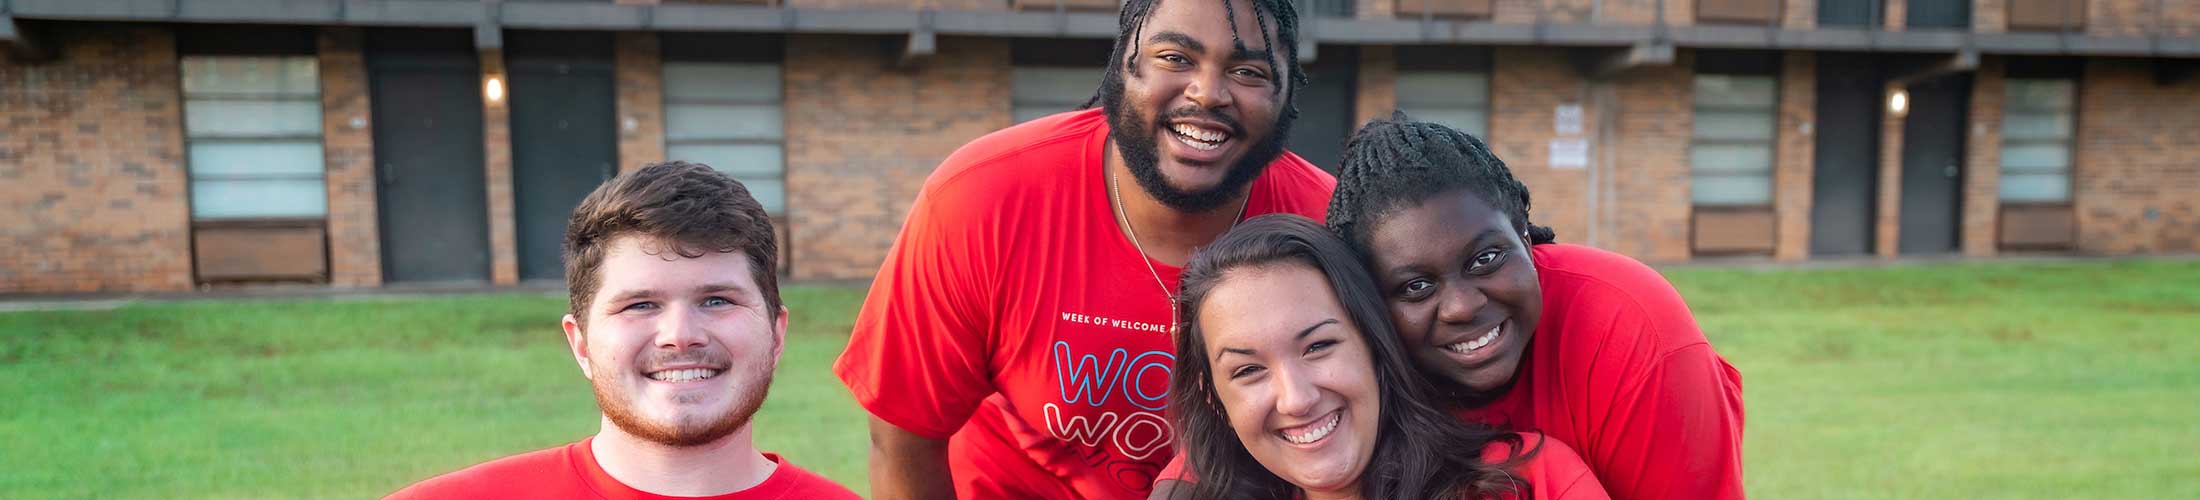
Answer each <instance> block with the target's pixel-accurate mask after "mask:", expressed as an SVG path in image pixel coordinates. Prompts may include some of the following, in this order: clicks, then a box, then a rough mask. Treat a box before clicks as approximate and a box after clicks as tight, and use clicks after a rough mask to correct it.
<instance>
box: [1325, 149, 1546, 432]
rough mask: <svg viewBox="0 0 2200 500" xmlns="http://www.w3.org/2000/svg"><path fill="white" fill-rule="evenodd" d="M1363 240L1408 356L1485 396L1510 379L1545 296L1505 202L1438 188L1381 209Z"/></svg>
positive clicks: (1532, 331)
mask: <svg viewBox="0 0 2200 500" xmlns="http://www.w3.org/2000/svg"><path fill="white" fill-rule="evenodd" d="M1367 246H1368V251H1369V252H1370V253H1372V254H1373V255H1372V261H1373V263H1374V271H1375V277H1376V280H1377V281H1379V282H1380V283H1381V286H1382V287H1383V293H1384V296H1385V297H1386V298H1387V299H1388V302H1389V303H1390V312H1391V319H1392V320H1393V321H1394V322H1395V323H1396V324H1397V327H1398V334H1399V336H1400V338H1401V339H1403V340H1404V341H1405V344H1406V349H1407V350H1408V351H1409V352H1411V353H1412V356H1413V360H1414V363H1415V364H1417V365H1419V366H1420V367H1421V369H1422V370H1424V371H1426V372H1429V373H1433V374H1437V375H1439V376H1441V377H1443V378H1444V379H1446V380H1449V381H1450V382H1452V383H1454V384H1456V385H1458V386H1464V387H1465V388H1466V389H1469V390H1471V391H1473V392H1477V393H1484V395H1487V396H1494V394H1489V393H1492V392H1494V391H1498V390H1500V389H1503V388H1504V387H1506V385H1507V384H1508V383H1510V382H1511V381H1512V378H1513V374H1514V373H1515V372H1517V371H1518V370H1519V367H1520V358H1521V357H1522V356H1523V354H1524V353H1525V352H1526V351H1527V347H1528V340H1529V339H1530V337H1532V336H1533V335H1534V332H1535V327H1536V322H1537V321H1538V320H1540V319H1541V317H1542V314H1543V297H1542V290H1541V287H1540V285H1538V283H1537V281H1536V272H1535V263H1534V262H1533V261H1532V257H1530V254H1529V252H1528V245H1527V244H1526V243H1525V242H1524V241H1523V240H1522V235H1521V232H1520V230H1519V228H1515V227H1513V223H1512V220H1511V219H1510V218H1509V217H1507V216H1506V214H1505V213H1504V212H1500V211H1498V210H1496V209H1494V208H1492V207H1491V206H1490V204H1489V203H1487V202H1485V201H1483V200H1482V199H1481V198H1480V197H1477V196H1475V195H1474V194H1472V193H1471V192H1469V191H1467V190H1464V189H1460V190H1453V191H1449V192H1445V193H1439V194H1436V195H1435V196H1431V197H1429V198H1428V199H1426V200H1422V201H1421V202H1420V203H1419V204H1416V205H1408V206H1406V207H1405V208H1402V209H1399V210H1397V211H1394V212H1391V213H1389V214H1387V215H1384V216H1382V217H1379V218H1378V220H1377V221H1375V223H1374V224H1373V225H1372V226H1370V227H1369V230H1368V241H1367ZM1468 403H1472V401H1469V402H1468Z"/></svg>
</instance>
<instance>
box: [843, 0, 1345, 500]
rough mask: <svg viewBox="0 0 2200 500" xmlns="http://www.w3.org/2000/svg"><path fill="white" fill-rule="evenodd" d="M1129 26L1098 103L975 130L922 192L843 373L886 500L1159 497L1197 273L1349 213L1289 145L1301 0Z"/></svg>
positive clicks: (1257, 0)
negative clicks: (1274, 226)
mask: <svg viewBox="0 0 2200 500" xmlns="http://www.w3.org/2000/svg"><path fill="white" fill-rule="evenodd" d="M1119 28H1120V31H1118V32H1117V36H1116V39H1115V50H1114V52H1113V54H1112V55H1111V56H1110V58H1109V60H1108V65H1107V70H1106V72H1105V73H1103V74H1101V75H1095V76H1097V77H1099V78H1098V79H1099V80H1100V82H1101V83H1100V87H1099V90H1098V92H1097V93H1096V95H1095V96H1094V98H1093V103H1097V104H1098V105H1099V108H1098V109H1084V110H1079V111H1073V112H1067V113H1062V114H1057V115H1053V116H1049V117H1044V118H1040V119H1037V120H1033V121H1030V122H1027V123H1024V124H1021V125H1017V126H1014V127H1010V128H1008V129H1004V130H1001V131H998V132H994V133H992V134H989V135H986V136H985V137H981V138H979V139H977V140H976V141H972V142H971V143H970V144H967V145H965V146H963V147H962V148H961V149H959V150H957V151H956V152H955V153H954V154H953V155H950V156H949V157H948V158H947V159H946V161H944V162H942V163H941V164H940V167H939V169H938V170H936V171H934V172H933V173H932V175H931V177H930V178H929V179H928V180H926V182H925V185H924V188H923V191H922V192H920V193H919V194H918V195H917V200H916V205H915V207H913V208H912V209H911V211H910V215H909V219H908V221H907V223H905V224H904V225H903V226H902V230H901V234H900V236H898V237H897V238H896V240H895V243H894V246H893V249H892V250H891V251H889V253H888V254H887V257H886V261H885V262H884V263H883V264H882V265H881V267H880V269H879V273H878V276H877V278H876V279H875V280H874V281H873V283H872V286H871V290H870V295H869V297H868V298H867V299H866V300H865V302H864V305H863V310H862V312H861V313H860V314H859V315H858V316H857V318H856V323H855V329H854V332H853V334H852V335H851V336H850V338H849V341H848V348H847V350H846V351H845V352H843V353H842V354H841V357H840V359H839V360H838V361H837V362H836V363H835V364H834V372H835V373H836V374H837V375H838V376H839V377H840V379H841V381H842V382H844V383H846V384H847V385H848V388H849V391H850V392H851V393H853V394H854V396H855V398H856V401H857V402H858V403H859V404H861V405H863V407H864V408H865V409H867V410H869V411H870V412H871V416H872V419H871V425H870V428H871V460H870V470H871V493H872V495H873V498H877V499H938V498H953V497H960V498H981V499H991V498H1016V499H1026V498H1030V499H1072V498H1088V499H1124V498H1131V499H1135V498H1145V497H1146V495H1147V494H1148V492H1149V491H1150V489H1151V487H1152V483H1153V480H1154V478H1155V475H1156V474H1157V473H1158V472H1159V471H1160V469H1161V466H1162V465H1164V464H1165V463H1166V462H1167V461H1168V459H1169V457H1171V456H1173V455H1174V454H1175V452H1174V450H1173V447H1172V443H1173V440H1174V433H1173V432H1172V431H1171V430H1170V426H1169V424H1168V420H1167V402H1168V394H1169V372H1170V370H1171V366H1172V365H1171V363H1172V361H1173V360H1174V359H1175V353H1174V345H1173V343H1172V341H1171V338H1170V334H1169V332H1170V330H1171V329H1172V327H1173V325H1174V320H1175V318H1176V316H1175V313H1174V311H1173V307H1174V304H1175V298H1174V294H1175V291H1176V289H1177V279H1178V273H1179V272H1180V266H1182V265H1184V263H1185V262H1187V261H1189V260H1190V258H1191V254H1192V251H1193V249H1195V248H1198V247H1201V246H1205V245H1206V244H1208V243H1209V242H1211V241H1213V240H1214V239H1215V238H1216V237H1217V236H1218V235H1220V234H1222V233H1223V232H1224V231H1227V230H1229V229H1230V228H1231V227H1232V226H1233V225H1235V224H1236V223H1237V222H1238V221H1239V220H1243V219H1245V218H1247V217H1251V216H1255V215H1261V214H1267V213H1276V212H1284V213H1294V214H1299V215H1304V216H1307V217H1311V218H1315V219H1317V220H1318V219H1320V218H1321V215H1322V209H1323V207H1325V206H1327V204H1328V203H1329V193H1330V191H1331V190H1332V189H1333V188H1334V187H1335V185H1336V180H1335V179H1334V178H1332V177H1330V176H1329V175H1328V174H1326V173H1323V172H1322V171H1320V170H1318V169H1316V168H1315V167H1314V166H1313V165H1311V164H1309V163H1307V162H1306V161H1305V160H1303V159H1301V158H1299V157H1298V156H1297V155H1293V154H1291V153H1289V152H1286V151H1284V150H1283V146H1282V144H1283V140H1284V137H1287V136H1288V132H1289V130H1290V128H1291V121H1292V119H1293V117H1294V116H1295V115H1296V114H1297V110H1296V108H1295V107H1294V106H1293V105H1292V98H1293V96H1295V95H1297V94H1298V92H1299V88H1300V87H1301V86H1303V85H1305V83H1306V77H1305V74H1304V73H1303V72H1302V71H1301V70H1300V68H1299V65H1298V54H1297V53H1296V51H1295V50H1294V48H1295V47H1297V40H1298V16H1297V14H1296V12H1295V11H1293V10H1292V6H1291V4H1290V3H1289V2H1288V1H1279V0H1130V1H1128V2H1125V3H1124V5H1123V10H1122V14H1121V16H1120V23H1119ZM1087 107H1088V108H1090V107H1091V103H1088V105H1087Z"/></svg>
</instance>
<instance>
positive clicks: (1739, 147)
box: [0, 0, 2200, 293]
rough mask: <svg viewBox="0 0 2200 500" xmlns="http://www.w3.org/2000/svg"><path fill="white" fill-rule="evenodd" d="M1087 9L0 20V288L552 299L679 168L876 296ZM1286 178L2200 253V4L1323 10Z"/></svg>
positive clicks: (1583, 238) (1057, 99)
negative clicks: (1378, 163) (1395, 119)
mask: <svg viewBox="0 0 2200 500" xmlns="http://www.w3.org/2000/svg"><path fill="white" fill-rule="evenodd" d="M1112 8H1113V2H1111V1H1109V0H951V1H939V2H910V1H908V0H758V1H756V2H753V3H752V2H743V1H735V2H677V1H674V0H664V1H663V2H661V3H660V2H658V1H653V0H617V1H610V0H565V1H520V0H510V1H503V2H497V1H486V2H483V1H472V0H100V1H87V0H0V48H4V49H5V50H4V51H0V220H5V221H6V222H5V223H4V224H0V293H52V292H90V291H177V290H189V289H193V288H194V287H198V286H201V285H205V284H222V283H233V282H258V281H270V280H273V281H303V282H324V283H328V284H330V285H332V286H337V287H373V286H381V285H384V284H391V283H408V282H441V281H458V282H476V283H492V284H500V285H501V284H514V283H519V282H522V281H526V280H555V279H558V278H559V272H560V270H559V269H558V266H557V265H556V264H557V240H558V238H559V235H560V232H561V231H562V224H563V218H564V216H565V214H566V212H567V211H568V210H569V209H570V208H571V206H572V205H573V204H574V203H575V202H576V201H577V200H578V199H579V197H580V196H581V195H582V194H584V193H585V192H586V191H587V190H588V189H590V188H592V187H593V186H594V185H595V184H596V183H598V182H600V181H601V180H602V179H604V178H605V177H606V176H609V175H613V174H614V173H615V172H616V171H617V170H619V169H622V168H633V167H635V166H638V165H641V164H643V163H645V162H649V161H655V160H660V159H665V158H668V157H669V158H677V159H688V160H698V161H704V162H707V163H710V164H712V165H713V166H716V167H718V168H720V169H723V170H726V171H728V172H730V173H733V174H734V175H736V176H737V177H739V178H742V179H744V180H745V181H746V182H747V183H748V184H749V185H750V186H751V187H752V189H754V190H755V191H756V192H757V194H758V196H759V198H761V199H762V200H763V201H764V202H765V203H766V205H767V207H769V208H770V209H771V210H772V211H774V212H775V214H776V215H777V216H778V217H779V218H780V220H781V222H782V224H781V228H782V231H784V232H785V240H784V241H786V242H787V243H786V244H785V248H786V249H787V252H788V257H787V258H786V259H785V262H786V264H787V267H788V272H789V273H791V275H792V276H793V277H795V278H798V279H843V278H858V279H860V278H867V277H869V276H870V275H871V273H872V272H873V271H874V269H875V267H876V265H877V263H878V261H879V260H880V259H881V258H882V256H883V254H884V253H885V251H886V248H887V246H888V245H889V244H890V242H891V241H892V239H893V237H894V234H895V232H896V230H897V228H898V226H899V224H900V223H901V221H902V220H903V218H904V217H905V212H906V210H907V208H908V207H909V205H910V202H911V200H912V198H913V197H914V195H915V194H916V191H917V189H918V187H919V186H920V185H921V183H922V181H923V179H924V177H925V176H926V174H927V173H929V172H930V171H931V169H932V168H933V167H934V166H936V165H937V164H938V162H939V161H940V160H941V159H942V158H944V157H945V156H946V155H947V154H948V153H949V152H951V151H953V149H954V148H955V147H957V146H959V145H961V144H962V143H964V142H966V141H968V140H970V139H973V138H975V137H977V136H979V135H981V134H984V133H986V132H989V131H992V130H995V129H999V128H1002V127H1005V126H1008V125H1010V124H1012V123H1015V122H1017V121H1019V120H1024V119H1028V118H1030V117H1033V116H1041V115H1044V114H1047V113H1050V112H1056V111H1061V110H1067V109H1070V108H1074V107H1076V106H1078V105H1080V104H1082V103H1083V102H1084V100H1085V98H1086V97H1087V96H1089V95H1090V94H1091V92H1092V89H1093V87H1094V86H1095V84H1096V82H1097V79H1098V74H1099V71H1100V65H1101V64H1103V60H1104V59H1105V53H1106V49H1107V46H1106V41H1107V38H1108V37H1110V36H1112V35H1113V29H1114V15H1113V13H1112V12H1111V11H1110V10H1111V9H1112ZM1300 8H1301V10H1302V11H1304V19H1305V20H1304V25H1305V27H1304V35H1302V36H1303V37H1304V38H1305V40H1304V41H1303V42H1302V45H1301V47H1300V48H1301V50H1302V52H1303V53H1304V54H1305V56H1304V58H1305V59H1307V60H1308V61H1307V65H1308V69H1309V73H1310V74H1311V75H1312V76H1313V79H1314V84H1313V85H1312V86H1310V87H1309V88H1306V89H1304V91H1303V92H1302V94H1301V96H1300V106H1301V108H1302V109H1303V110H1304V115H1303V117H1302V118H1301V121H1300V123H1299V125H1298V126H1297V128H1296V129H1295V130H1294V134H1293V137H1292V138H1291V147H1292V148H1293V149H1294V150H1295V151H1298V152H1300V153H1301V154H1303V155H1305V156H1307V157H1308V158H1309V159H1311V160H1314V161H1315V162H1316V163H1318V164H1322V165H1324V166H1326V167H1334V164H1335V162H1336V157H1337V154H1338V152H1339V150H1341V149H1342V147H1341V142H1342V140H1343V139H1344V137H1345V136H1346V135H1347V134H1349V133H1350V131H1351V130H1352V128H1353V126H1354V124H1356V123H1360V122H1363V121H1364V120H1367V119H1370V118H1374V117H1379V116H1384V115H1387V114H1388V113H1389V112H1390V111H1391V110H1393V109H1404V110H1406V111H1408V112H1410V113H1412V114H1414V115H1415V116H1417V117H1420V118H1423V119H1429V120H1436V121H1442V122H1445V123H1448V124H1451V125H1453V126H1456V127H1459V128H1462V129H1464V130H1467V131H1470V132H1472V133H1475V134H1477V135H1479V136H1482V137H1485V138H1486V139H1488V140H1489V141H1490V142H1491V144H1493V146H1494V147H1495V148H1496V150H1497V153H1498V155H1499V156H1500V157H1501V158H1504V159H1505V160H1506V161H1507V162H1508V163H1509V164H1510V165H1511V166H1512V167H1513V168H1514V169H1515V170H1516V171H1517V172H1518V173H1519V175H1520V176H1521V177H1522V178H1523V180H1524V181H1526V182H1527V183H1528V185H1529V186H1530V188H1531V189H1532V190H1533V191H1534V193H1535V202H1536V203H1535V208H1536V211H1535V216H1536V218H1537V220H1538V222H1540V223H1543V224H1545V225H1550V226H1553V227H1555V228H1556V229H1558V231H1559V234H1560V238H1561V240H1562V241H1570V242H1576V243H1586V244H1591V245H1595V246H1599V247H1604V248H1609V249H1614V250H1617V251H1620V252H1624V253H1627V254H1630V255H1633V256H1636V257H1638V258H1642V259H1645V260H1650V261H1677V260H1686V259H1691V258H1699V257H1704V256H1725V255H1744V256H1747V255H1758V256H1766V257H1768V258H1771V259H1776V260H1781V261H1798V260H1806V259H1820V258H1843V257H1855V256H1880V257H1893V256H1900V255H1925V254H1960V255H1966V256H1992V255H1996V254H2002V253H2009V252H2050V253H2069V254H2080V255H2117V254H2134V253H2181V252H2200V152H2194V150H2192V149H2188V146H2190V145H2196V144H2200V78H2195V69H2200V64H2196V58H2200V0H1314V1H1312V2H1307V3H1302V4H1301V7H1300Z"/></svg>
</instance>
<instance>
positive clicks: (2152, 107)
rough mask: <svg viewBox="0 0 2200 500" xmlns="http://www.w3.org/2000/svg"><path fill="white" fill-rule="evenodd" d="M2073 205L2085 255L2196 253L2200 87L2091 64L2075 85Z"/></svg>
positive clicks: (2135, 65)
mask: <svg viewBox="0 0 2200 500" xmlns="http://www.w3.org/2000/svg"><path fill="white" fill-rule="evenodd" d="M2078 87H2079V100H2078V127H2079V128H2078V137H2077V141H2078V152H2077V164H2076V171H2075V172H2073V173H2072V176H2073V179H2072V192H2071V198H2072V200H2071V201H2072V202H2073V203H2074V204H2075V205H2076V209H2077V217H2078V248H2079V250H2080V251H2082V252H2084V253H2090V254H2128V253H2142V252H2200V153H2196V152H2194V150H2193V149H2192V146H2193V145H2194V144H2200V81H2196V80H2192V79H2187V80H2186V81H2183V82H2180V83H2176V84H2174V85H2159V84H2156V83H2155V81H2154V75H2153V72H2152V70H2151V68H2149V66H2148V64H2146V62H2145V61H2144V60H2137V59H2130V60H2125V59H2094V60H2092V61H2090V62H2089V63H2088V64H2087V65H2086V72H2085V79H2084V80H2083V81H2082V82H2080V83H2079V84H2078Z"/></svg>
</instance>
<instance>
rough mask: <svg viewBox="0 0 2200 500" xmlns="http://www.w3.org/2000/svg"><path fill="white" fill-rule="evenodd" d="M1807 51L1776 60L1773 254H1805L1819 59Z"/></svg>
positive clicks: (1801, 256) (1794, 256) (1784, 256)
mask: <svg viewBox="0 0 2200 500" xmlns="http://www.w3.org/2000/svg"><path fill="white" fill-rule="evenodd" d="M1817 59H1818V58H1817V56H1816V55H1815V54H1812V53H1809V52H1789V53H1787V55H1786V59H1784V60H1782V61H1780V119H1779V121H1778V122H1776V123H1778V127H1780V130H1779V132H1778V136H1777V137H1778V139H1777V140H1778V141H1779V142H1778V143H1777V144H1776V145H1775V146H1773V147H1774V162H1773V167H1772V211H1773V216H1774V217H1775V218H1776V221H1775V222H1774V223H1773V228H1774V229H1773V230H1774V231H1775V233H1774V235H1773V243H1772V256H1773V258H1776V259H1779V260H1802V259H1804V258H1806V257H1809V256H1810V206H1811V205H1810V204H1811V198H1810V197H1811V188H1812V177H1811V175H1812V171H1813V167H1814V166H1815V165H1816V163H1815V162H1816V160H1817V158H1816V157H1815V154H1816V152H1817V139H1816V137H1813V133H1815V132H1816V128H1817V123H1818V108H1817V106H1818V60H1817Z"/></svg>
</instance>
